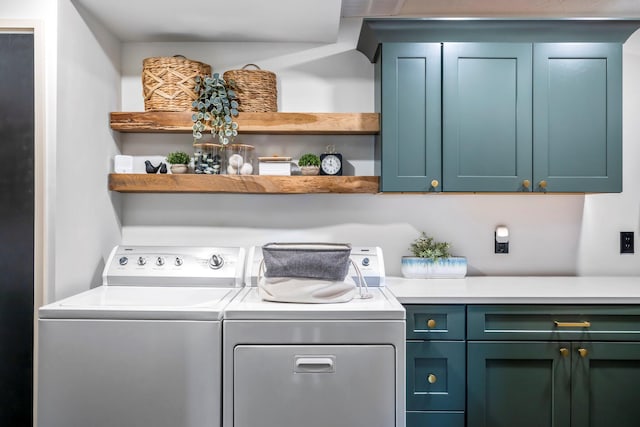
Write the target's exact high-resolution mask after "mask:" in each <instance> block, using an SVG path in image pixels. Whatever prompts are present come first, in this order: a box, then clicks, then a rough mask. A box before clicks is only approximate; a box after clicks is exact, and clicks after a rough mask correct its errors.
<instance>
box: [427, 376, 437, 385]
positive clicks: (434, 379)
mask: <svg viewBox="0 0 640 427" xmlns="http://www.w3.org/2000/svg"><path fill="white" fill-rule="evenodd" d="M427 381H429V384H435V382H436V381H438V377H436V376H435V375H433V374H429V376H428V377H427Z"/></svg>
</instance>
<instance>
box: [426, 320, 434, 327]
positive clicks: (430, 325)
mask: <svg viewBox="0 0 640 427" xmlns="http://www.w3.org/2000/svg"><path fill="white" fill-rule="evenodd" d="M427 326H428V327H430V328H435V327H436V321H435V320H433V319H429V320H427Z"/></svg>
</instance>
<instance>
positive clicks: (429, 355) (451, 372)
mask: <svg viewBox="0 0 640 427" xmlns="http://www.w3.org/2000/svg"><path fill="white" fill-rule="evenodd" d="M465 357H466V356H465V343H464V342H463V341H409V342H407V409H408V410H437V411H455V410H460V411H462V410H464V406H465V381H466V362H465Z"/></svg>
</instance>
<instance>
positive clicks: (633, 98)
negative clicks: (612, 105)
mask: <svg viewBox="0 0 640 427" xmlns="http://www.w3.org/2000/svg"><path fill="white" fill-rule="evenodd" d="M638 93H640V31H636V32H635V33H634V34H633V35H632V36H631V37H630V38H629V40H627V42H626V43H625V45H624V48H623V122H624V125H623V134H622V138H623V141H624V142H623V165H622V167H623V170H624V176H623V182H622V188H623V190H624V191H623V192H622V193H621V194H599V195H587V196H585V203H584V218H583V221H582V224H581V226H582V229H581V233H580V242H579V247H580V257H579V266H578V271H579V272H580V274H582V275H604V274H618V275H637V274H640V260H639V259H638V254H637V252H640V236H638V225H639V221H640V211H639V205H640V168H639V167H638V161H639V160H640V120H638V117H639V116H640V97H638ZM620 231H635V232H636V254H634V255H620V254H619V253H618V246H619V232H620Z"/></svg>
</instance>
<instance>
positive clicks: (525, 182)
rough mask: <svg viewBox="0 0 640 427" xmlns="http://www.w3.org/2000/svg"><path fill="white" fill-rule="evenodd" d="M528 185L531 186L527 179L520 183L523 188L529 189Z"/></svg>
mask: <svg viewBox="0 0 640 427" xmlns="http://www.w3.org/2000/svg"><path fill="white" fill-rule="evenodd" d="M530 185H531V181H529V180H528V179H525V180H524V181H522V186H523V187H524V188H529V186H530Z"/></svg>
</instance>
